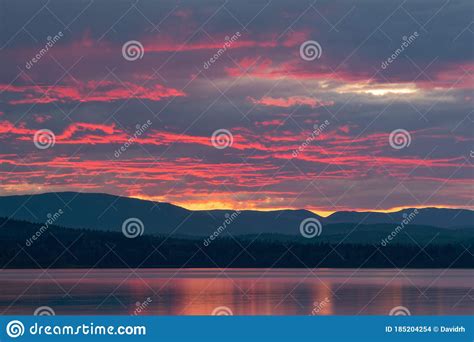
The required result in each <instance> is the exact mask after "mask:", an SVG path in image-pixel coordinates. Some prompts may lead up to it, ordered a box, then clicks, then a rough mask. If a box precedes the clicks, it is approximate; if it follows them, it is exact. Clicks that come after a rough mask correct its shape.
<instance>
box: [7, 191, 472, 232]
mask: <svg viewBox="0 0 474 342" xmlns="http://www.w3.org/2000/svg"><path fill="white" fill-rule="evenodd" d="M60 209H61V210H62V211H63V214H61V215H59V217H58V218H57V220H56V221H55V224H58V225H61V226H64V227H70V228H88V229H95V230H110V231H120V230H121V227H122V223H123V222H124V221H125V220H126V219H128V218H138V219H140V220H141V221H142V222H143V224H144V226H145V229H146V231H147V233H149V234H172V233H173V234H174V233H176V234H185V235H199V236H206V235H209V234H212V233H213V232H214V231H216V229H217V228H218V227H220V226H222V225H223V224H224V223H225V222H226V220H228V219H229V216H230V215H233V218H234V219H233V221H232V222H230V223H227V224H226V228H225V230H226V233H231V234H233V235H234V234H259V233H261V234H265V233H273V234H285V235H298V234H300V230H299V227H300V224H301V222H302V221H303V220H304V219H307V218H312V219H316V220H318V221H320V222H321V224H322V226H323V229H324V225H328V224H336V223H341V224H343V223H344V224H357V225H359V224H394V225H395V226H394V228H395V227H396V225H399V224H401V223H402V221H403V220H404V219H406V218H407V217H408V215H410V214H411V216H410V218H412V220H411V222H410V223H411V224H413V225H421V226H433V227H441V228H448V229H456V228H457V227H473V226H474V211H472V210H468V209H442V208H423V209H416V208H412V209H402V210H400V211H398V212H393V213H380V212H370V211H369V212H358V211H340V212H335V213H333V214H331V215H329V216H328V217H322V216H320V215H317V214H315V213H313V212H311V211H308V210H305V209H284V210H273V211H258V210H241V211H234V210H225V209H218V210H189V209H186V208H183V207H180V206H177V205H174V204H171V203H167V202H155V201H149V200H142V199H137V198H131V197H124V196H115V195H110V194H103V193H79V192H50V193H43V194H34V195H12V196H0V217H8V218H12V219H17V220H25V221H29V222H36V223H42V222H45V221H46V220H47V219H48V214H49V215H54V214H55V213H57V212H58V210H60ZM415 210H416V212H417V213H416V214H413V212H415ZM226 215H227V216H226Z"/></svg>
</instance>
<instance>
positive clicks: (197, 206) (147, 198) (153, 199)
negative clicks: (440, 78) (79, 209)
mask: <svg viewBox="0 0 474 342" xmlns="http://www.w3.org/2000/svg"><path fill="white" fill-rule="evenodd" d="M58 193H76V194H96V195H108V196H115V197H122V198H132V199H138V200H142V201H150V202H157V203H168V204H171V205H174V206H177V207H181V208H183V209H186V210H190V211H210V210H234V211H235V210H241V211H243V210H248V211H261V212H270V211H280V210H307V211H309V212H312V213H313V214H316V215H318V216H321V217H328V216H330V215H332V214H334V213H337V212H358V213H363V212H373V213H386V214H388V213H396V212H399V211H402V210H406V209H430V208H431V209H454V210H470V211H474V208H469V207H456V206H452V205H437V204H432V205H427V206H422V205H414V206H410V205H408V206H397V207H392V208H387V209H367V208H351V209H348V208H342V209H340V210H324V209H319V208H295V207H293V208H289V207H272V208H256V207H254V206H249V207H244V208H236V207H233V206H225V205H223V206H219V207H215V206H212V205H210V206H209V205H208V206H207V207H206V206H205V205H204V204H201V203H192V204H186V203H183V202H169V201H162V200H159V199H158V197H160V196H143V195H129V196H124V195H116V194H112V193H106V192H87V191H47V192H37V193H18V194H0V197H11V196H36V195H46V194H58ZM219 203H221V204H223V203H222V202H219Z"/></svg>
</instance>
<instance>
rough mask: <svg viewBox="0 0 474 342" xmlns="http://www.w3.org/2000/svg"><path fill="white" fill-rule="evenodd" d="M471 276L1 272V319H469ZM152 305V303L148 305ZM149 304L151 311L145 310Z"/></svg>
mask: <svg viewBox="0 0 474 342" xmlns="http://www.w3.org/2000/svg"><path fill="white" fill-rule="evenodd" d="M473 279H474V272H473V271H472V270H448V271H445V270H406V271H403V272H400V271H398V270H379V269H372V270H350V269H318V270H315V271H307V270H281V269H280V270H257V269H251V270H243V269H234V270H227V271H225V272H223V271H221V270H212V269H188V270H170V269H168V270H151V269H149V270H140V271H137V272H131V271H128V270H118V269H109V270H92V271H90V270H49V271H47V272H43V271H40V270H3V271H1V272H0V288H1V290H2V291H1V294H0V310H1V312H2V314H4V315H6V314H32V313H33V311H34V310H35V309H36V308H37V307H38V306H43V305H47V306H50V307H52V308H54V310H55V312H56V314H59V315H61V314H63V315H65V314H83V315H86V314H99V315H106V314H116V315H118V314H120V315H127V314H128V315H132V314H141V315H208V314H211V313H212V311H213V310H214V309H215V308H216V307H218V306H226V307H228V308H230V309H231V310H232V311H233V313H234V314H236V315H310V314H317V315H355V314H364V315H376V314H377V315H380V314H388V312H389V311H390V309H391V308H393V307H395V306H399V305H402V306H406V307H407V308H409V310H410V311H411V313H412V314H415V315H457V314H470V313H472V310H473V307H474V299H473V296H472V294H470V291H471V290H472V289H471V286H470V284H472V280H473ZM147 298H150V300H149V302H148V299H147ZM145 302H146V305H144V303H145Z"/></svg>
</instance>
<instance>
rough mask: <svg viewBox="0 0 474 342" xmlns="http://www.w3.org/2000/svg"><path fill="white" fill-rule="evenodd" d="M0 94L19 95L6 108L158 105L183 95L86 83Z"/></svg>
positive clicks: (149, 88)
mask: <svg viewBox="0 0 474 342" xmlns="http://www.w3.org/2000/svg"><path fill="white" fill-rule="evenodd" d="M0 89H1V91H2V92H6V93H14V94H17V95H20V98H19V99H14V100H10V101H9V103H10V104H33V103H52V102H60V103H67V102H112V101H117V100H126V99H129V98H135V99H143V100H151V101H160V100H162V99H163V98H167V97H173V96H185V95H186V94H185V93H184V92H183V91H180V90H177V89H174V88H167V87H165V86H162V85H160V84H155V85H146V86H145V85H138V84H135V83H131V82H120V83H118V82H111V81H102V82H97V81H88V82H85V83H82V84H71V85H55V86H30V85H25V86H13V85H3V87H0Z"/></svg>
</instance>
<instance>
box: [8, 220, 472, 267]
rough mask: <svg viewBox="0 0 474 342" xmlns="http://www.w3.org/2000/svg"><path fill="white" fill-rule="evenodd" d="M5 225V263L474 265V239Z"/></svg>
mask: <svg viewBox="0 0 474 342" xmlns="http://www.w3.org/2000/svg"><path fill="white" fill-rule="evenodd" d="M0 225H1V226H2V228H0V267H2V268H90V267H95V268H127V267H134V268H135V267H143V268H145V267H146V268H152V267H162V268H165V267H168V268H170V267H206V268H207V267H211V268H212V267H243V268H246V267H247V268H250V267H255V268H258V267H282V268H305V267H334V268H342V267H344V268H359V267H363V268H371V267H372V268H375V267H377V268H394V267H397V268H405V267H408V268H446V267H450V268H473V267H474V256H473V251H474V249H473V247H472V246H470V243H472V241H465V243H463V244H437V245H429V246H427V247H426V248H425V249H424V250H421V249H420V247H419V246H417V245H415V244H412V245H410V244H403V245H402V244H398V245H397V244H393V245H388V246H386V247H381V246H374V245H369V244H341V245H339V246H337V245H336V244H329V243H318V242H317V240H309V241H303V240H302V239H295V240H294V241H293V240H291V239H286V240H281V239H276V238H275V239H272V237H271V236H265V237H264V238H259V239H257V240H255V241H254V240H252V238H251V237H241V238H225V237H223V238H218V239H216V240H214V241H213V242H212V243H211V244H210V245H209V246H207V247H205V246H204V245H203V240H202V239H191V238H176V237H170V238H168V237H152V236H140V237H137V238H134V239H130V238H126V237H125V236H124V235H122V234H121V233H117V232H99V231H90V230H80V229H65V228H61V227H54V226H52V227H50V228H48V230H47V231H44V232H43V233H42V234H41V236H40V237H39V238H37V239H36V240H35V241H34V242H33V243H32V244H31V245H30V246H28V245H27V244H26V243H25V241H26V240H27V239H29V238H31V236H32V235H33V234H35V232H37V231H38V228H39V227H40V226H39V225H36V224H31V223H28V222H21V221H8V222H4V221H3V222H2V220H0ZM65 247H67V249H66V248H65ZM242 247H245V249H243V248H242Z"/></svg>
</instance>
